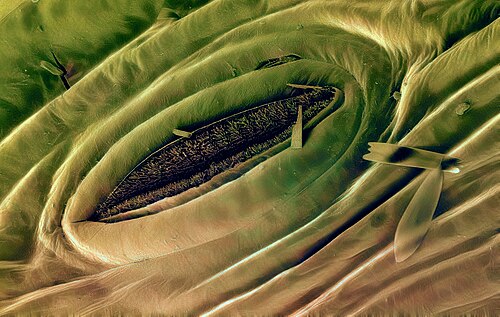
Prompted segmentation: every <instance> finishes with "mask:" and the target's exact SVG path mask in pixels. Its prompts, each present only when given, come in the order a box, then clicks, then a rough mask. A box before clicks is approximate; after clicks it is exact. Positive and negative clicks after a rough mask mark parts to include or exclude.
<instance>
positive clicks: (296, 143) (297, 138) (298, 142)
mask: <svg viewBox="0 0 500 317" xmlns="http://www.w3.org/2000/svg"><path fill="white" fill-rule="evenodd" d="M291 148H292V149H301V148H302V106H301V105H299V110H298V113H297V122H295V124H294V125H293V128H292V144H291Z"/></svg>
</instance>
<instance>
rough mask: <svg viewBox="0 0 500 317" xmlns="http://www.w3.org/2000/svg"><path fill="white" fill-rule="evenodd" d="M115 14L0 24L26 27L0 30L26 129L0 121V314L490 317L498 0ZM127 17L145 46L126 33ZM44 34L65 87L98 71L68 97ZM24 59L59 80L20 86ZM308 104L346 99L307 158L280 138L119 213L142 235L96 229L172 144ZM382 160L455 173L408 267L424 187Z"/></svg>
mask: <svg viewBox="0 0 500 317" xmlns="http://www.w3.org/2000/svg"><path fill="white" fill-rule="evenodd" d="M63 2H64V4H63ZM108 2H109V3H111V2H110V1H90V2H89V1H80V2H78V3H77V2H76V1H55V0H40V1H38V2H36V1H35V2H30V1H25V2H23V3H24V4H25V5H27V7H29V8H40V10H41V8H42V7H43V8H45V7H46V8H49V7H52V6H54V9H53V10H55V12H54V11H50V10H49V11H43V12H45V13H47V14H48V15H43V16H40V15H36V14H28V12H27V11H23V12H20V11H15V12H18V13H16V14H14V15H9V16H8V18H9V21H10V22H8V23H7V22H5V21H7V19H4V20H2V21H1V22H0V27H6V26H9V27H10V26H12V29H9V30H7V31H8V32H7V33H5V32H0V34H1V35H0V37H1V39H0V55H1V54H3V55H2V56H5V59H4V58H0V63H2V64H1V65H4V66H5V67H4V66H1V67H0V72H2V71H3V70H6V74H5V76H3V75H2V76H0V77H1V79H0V80H4V81H7V82H8V83H9V85H10V86H9V85H7V86H5V85H0V90H2V89H8V90H7V91H4V94H3V95H2V96H0V98H1V99H2V100H6V99H9V100H10V101H8V102H9V103H13V105H9V106H8V108H9V109H11V108H10V107H15V108H16V109H21V110H19V111H20V112H19V116H18V117H17V119H16V120H17V121H16V120H12V121H9V118H10V117H9V116H10V115H9V116H7V117H5V118H7V119H5V118H4V119H0V122H7V124H3V123H2V126H1V127H0V128H2V131H3V132H2V133H3V135H4V136H2V137H0V138H1V141H0V228H1V230H0V260H1V261H0V300H1V301H0V315H30V314H31V315H64V316H65V315H85V314H90V315H92V314H93V315H99V316H105V315H113V316H115V315H120V314H122V315H166V316H184V315H194V316H197V315H213V316H221V315H222V316H233V315H247V316H282V315H292V316H294V315H295V316H296V315H301V316H315V315H318V316H322V315H328V316H330V315H333V316H347V315H387V314H396V313H398V314H399V313H407V314H414V315H439V314H443V315H446V314H457V313H471V314H477V315H480V314H483V315H494V314H495V313H496V311H495V309H496V308H497V303H498V300H499V287H498V267H499V266H498V251H499V237H498V228H499V215H498V206H499V205H500V203H499V201H498V197H499V195H498V189H499V186H498V179H499V176H500V175H499V172H498V171H499V165H500V163H499V162H500V160H499V152H498V149H499V146H500V144H499V142H500V139H499V137H498V136H499V135H500V133H499V132H500V131H499V127H500V125H499V120H500V115H499V108H498V105H499V103H500V100H499V99H500V98H499V94H498V92H499V91H500V86H499V85H500V84H499V83H500V82H499V81H498V78H499V74H500V66H498V65H499V64H500V47H499V46H498V44H497V43H500V21H499V20H498V18H497V17H498V13H499V4H498V1H488V0H486V1H476V0H460V1H456V0H449V1H448V0H426V1H399V0H393V1H378V0H377V1H375V0H368V1H367V0H335V1H326V0H311V1H299V0H280V1H264V0H262V1H256V0H214V1H203V0H202V1H182V2H181V1H176V0H175V1H174V0H168V1H166V2H164V3H163V5H164V7H163V8H162V9H161V10H160V4H156V5H155V8H154V10H153V9H151V8H150V9H151V10H150V9H148V8H145V7H142V5H141V2H140V1H139V2H138V1H131V2H130V3H129V2H126V3H127V4H125V5H124V4H123V3H125V2H121V1H114V2H113V3H116V11H114V10H112V9H111V8H109V9H106V8H105V7H106V4H108ZM59 3H60V4H61V7H59V6H57V5H54V4H59ZM128 3H129V4H128ZM71 5H74V6H71ZM36 6H38V7H36ZM82 6H83V7H85V8H86V9H85V10H83V9H81V10H80V9H78V8H82ZM9 8H10V9H13V8H14V7H10V6H9ZM19 8H21V7H19ZM120 8H121V10H120ZM63 9H65V10H66V11H64V10H63ZM73 9H75V10H77V11H78V12H76V11H72V10H73ZM0 10H2V14H3V9H0ZM58 10H59V11H60V16H58V17H57V18H56V19H54V18H53V17H54V15H55V14H56V13H57V12H58ZM157 11H160V13H159V15H158V16H159V18H158V20H155V21H153V20H154V17H152V13H151V12H155V13H156V12H157ZM13 12H14V11H13ZM40 12H42V11H40ZM119 12H121V13H119ZM115 13H116V15H115ZM128 13H130V14H133V15H134V17H138V19H140V20H141V21H143V22H144V23H145V24H144V25H143V26H144V27H148V29H147V30H145V31H144V32H143V33H141V34H140V35H133V34H136V33H134V32H140V31H139V30H138V29H137V30H135V29H134V27H133V26H135V25H136V24H135V22H132V23H131V22H130V19H128V15H127V14H128ZM40 17H43V19H45V17H46V18H47V19H48V20H49V18H50V19H52V20H51V21H52V22H51V23H52V24H50V25H52V26H53V27H54V28H53V29H51V30H50V32H55V33H54V38H57V39H60V40H58V41H56V42H60V43H64V45H63V46H64V47H62V46H61V47H59V46H57V45H56V44H57V43H56V42H53V45H52V48H53V51H54V53H55V55H56V56H57V59H58V60H60V61H61V64H63V65H64V66H65V67H66V68H67V70H68V71H69V68H70V67H69V64H68V63H69V62H70V61H71V60H73V59H74V60H79V61H87V62H85V63H83V65H84V66H82V68H80V69H81V70H82V71H81V74H82V75H84V76H82V77H79V78H78V80H77V79H76V78H75V77H72V76H68V80H69V84H70V85H71V88H70V89H69V90H67V91H65V92H64V93H63V90H64V86H63V85H62V83H61V79H60V78H59V77H58V76H60V75H54V74H52V73H51V72H55V73H58V71H57V70H56V69H54V68H53V67H51V66H48V65H47V64H43V65H44V66H46V67H41V66H40V65H41V64H40V62H41V61H46V62H47V63H51V64H52V65H53V66H54V65H55V61H54V60H53V58H52V56H51V55H50V54H51V53H50V50H49V51H47V50H44V49H43V48H44V47H45V46H43V45H42V46H40V45H41V44H39V43H38V42H36V41H37V40H36V39H38V37H36V36H35V35H36V34H38V33H37V32H39V31H36V27H37V25H38V24H39V22H40V20H37V19H39V18H40ZM11 19H12V20H11ZM48 20H47V21H48ZM132 20H134V21H136V20H135V19H132ZM103 21H108V23H104V22H103ZM42 22H44V23H45V22H46V21H45V20H44V21H42ZM9 23H10V24H9ZM25 26H29V28H24V27H25ZM32 26H33V28H34V29H32V28H31V27H32ZM57 26H61V28H57ZM11 31H12V33H11ZM108 31H109V32H108ZM44 32H47V33H48V32H49V29H48V28H47V29H45V31H44ZM115 32H117V33H115ZM4 34H8V35H6V36H8V41H7V42H8V43H9V44H5V42H4V39H5V37H3V36H4ZM51 34H52V33H51ZM116 34H118V35H120V34H123V35H124V36H125V35H126V38H125V37H120V36H118V38H116V37H115V35H116ZM11 36H13V37H14V38H15V37H16V36H17V37H18V43H17V44H14V45H12V44H10V43H16V42H15V41H14V42H12V40H11V39H10V38H11ZM134 36H135V37H134ZM62 39H66V40H65V41H63V40H62ZM87 40H88V41H87ZM49 47H50V45H49ZM102 47H106V48H108V49H105V50H101V48H102ZM40 50H42V51H43V52H46V53H44V54H46V55H42V54H41V53H39V52H40ZM37 52H38V53H37ZM37 54H38V55H37ZM90 56H93V57H90ZM35 57H36V58H35ZM38 57H41V58H38ZM42 57H43V58H42ZM47 57H48V58H47ZM25 62H26V63H28V64H30V65H31V68H30V69H37V70H38V71H39V72H40V74H45V75H43V76H46V77H43V76H42V75H40V76H42V79H39V80H38V79H37V80H35V81H31V79H28V78H27V76H24V75H23V76H21V77H19V76H18V75H19V74H20V73H19V72H10V71H9V69H13V68H14V69H21V70H23V65H24V63H25ZM12 67H13V68H12ZM47 69H49V70H47ZM28 73H29V74H30V75H31V74H34V73H36V72H34V71H33V73H31V71H29V72H28ZM77 73H78V71H77ZM2 74H3V73H2ZM37 74H38V73H37ZM37 76H38V75H37ZM37 78H40V77H37ZM43 78H47V80H44V79H43ZM25 79H27V80H28V81H25ZM73 79H74V80H73ZM290 84H291V85H290ZM12 85H14V86H12ZM300 86H321V87H335V88H337V89H338V93H339V94H338V95H339V99H338V100H336V102H338V108H336V110H335V111H333V112H331V113H328V114H325V115H324V116H321V120H316V119H312V121H311V122H310V123H309V125H310V127H309V128H310V129H309V130H308V128H307V126H306V125H304V134H303V135H302V148H300V149H296V148H293V149H292V148H290V140H287V141H286V142H281V143H278V144H277V145H276V146H273V147H272V148H270V149H269V150H266V151H264V152H261V153H260V154H257V153H256V154H255V155H253V154H251V155H253V156H252V157H251V158H250V159H248V160H245V161H244V162H242V163H241V164H238V165H237V166H235V167H233V168H231V169H229V170H227V171H225V172H224V173H220V174H217V175H215V176H214V177H213V178H212V179H211V180H210V181H209V182H204V183H203V184H201V185H200V186H198V187H192V188H190V189H189V190H186V191H182V192H181V193H179V194H178V195H174V196H171V197H166V198H164V199H161V200H159V201H156V202H154V203H153V204H151V205H149V206H147V207H144V208H139V209H134V210H131V211H129V212H127V214H128V213H130V214H131V215H133V217H130V218H134V217H135V218H136V219H127V220H125V219H117V220H125V221H117V222H114V223H104V222H95V221H89V218H91V216H92V215H93V214H94V213H95V210H96V207H97V205H98V204H99V203H100V202H102V201H104V200H105V199H106V197H108V196H109V195H110V194H111V192H112V191H113V189H114V188H116V186H117V185H118V184H119V183H120V182H121V181H122V180H123V179H124V178H125V177H126V176H127V174H129V173H130V172H131V171H132V170H133V169H134V168H135V167H136V166H137V165H138V164H139V163H141V162H142V161H143V159H144V158H145V157H147V156H148V155H150V154H151V153H152V152H154V151H155V150H156V149H159V148H160V147H162V146H163V145H165V144H168V143H171V142H173V141H174V140H176V139H177V138H179V136H178V135H176V134H175V133H174V129H181V130H186V131H187V132H192V131H194V130H195V128H193V129H190V127H203V126H206V125H208V124H210V123H212V122H215V121H217V120H220V119H221V118H226V117H228V116H229V115H231V114H235V113H240V112H242V111H245V110H247V109H250V108H252V107H253V106H255V105H261V104H266V103H269V102H272V101H276V100H281V99H282V98H283V96H291V95H293V93H294V91H296V90H297V89H300V88H298V87H300ZM5 87H7V88H5ZM8 87H10V88H13V89H14V88H15V91H17V93H13V94H9V92H10V91H11V90H10V88H8ZM12 91H14V90H12ZM12 109H13V108H12ZM35 109H37V110H35ZM0 111H3V110H1V109H0ZM8 111H10V110H8ZM12 118H14V117H12ZM2 120H3V121H2ZM5 120H7V121H5ZM295 120H296V116H294V117H293V119H292V118H290V121H291V122H292V123H293V122H294V121H295ZM7 131H8V132H7ZM369 142H379V143H389V144H396V145H399V146H405V147H408V148H418V149H423V150H430V151H433V152H437V153H442V154H443V155H447V156H449V157H454V158H458V159H460V160H461V165H462V166H461V167H460V170H461V171H460V173H457V174H452V173H444V179H443V185H442V190H441V195H440V198H439V201H438V203H437V206H436V212H435V214H434V215H433V220H432V221H431V222H430V227H429V230H428V232H427V233H426V234H425V237H424V239H423V240H422V241H421V244H420V246H419V247H418V249H417V250H416V251H415V253H413V254H412V255H411V256H410V257H408V258H407V259H406V260H405V261H403V262H400V263H397V262H396V260H395V255H394V248H395V244H394V236H395V232H396V229H397V226H398V223H400V220H401V218H402V216H403V214H404V211H405V210H406V209H407V207H408V205H409V203H410V201H411V199H412V197H415V192H417V190H418V188H419V186H420V185H421V184H422V179H421V176H419V173H418V171H417V170H416V169H415V168H413V167H404V166H394V165H385V164H380V163H372V162H368V161H366V160H363V155H364V154H366V153H368V147H369V146H368V143H369ZM400 154H401V153H400ZM403 154H404V153H403ZM396 158H397V157H396ZM399 158H400V159H401V157H399ZM227 166H231V165H227ZM441 168H444V167H443V166H441ZM419 201H420V202H422V200H421V199H419ZM118 216H119V215H117V217H118ZM427 216H428V214H427ZM410 238H412V237H410ZM410 241H411V239H410ZM396 247H397V246H396Z"/></svg>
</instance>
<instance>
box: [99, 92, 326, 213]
mask: <svg viewBox="0 0 500 317" xmlns="http://www.w3.org/2000/svg"><path fill="white" fill-rule="evenodd" d="M334 98H335V88H333V87H321V88H315V89H305V90H301V93H300V94H299V95H296V96H293V97H288V98H286V99H281V100H277V101H273V102H269V103H266V104H262V105H259V106H256V107H254V108H251V109H248V110H245V111H242V112H239V113H236V114H233V115H231V116H228V117H226V118H224V119H221V120H219V121H216V122H214V123H211V124H208V125H206V126H203V127H201V128H199V129H197V130H195V131H193V133H192V135H191V137H189V138H183V137H181V138H179V139H177V140H175V141H173V142H171V143H169V144H166V145H164V146H162V147H160V149H159V150H157V151H156V152H153V154H151V155H149V156H148V157H146V158H145V159H144V160H143V161H142V162H141V163H139V164H138V165H137V166H136V167H135V168H134V169H133V170H132V172H130V173H129V174H128V175H127V177H126V178H125V179H123V180H122V181H121V183H120V184H119V185H118V186H117V187H116V188H115V189H114V190H113V192H112V193H111V194H110V195H109V196H108V197H107V198H106V199H105V200H104V201H103V202H102V203H101V204H99V205H98V206H97V208H96V211H95V213H94V215H93V216H92V217H91V219H90V220H94V221H111V220H106V218H108V217H111V216H114V215H117V214H120V213H124V212H127V211H130V210H134V209H138V208H141V207H144V206H146V205H149V204H151V203H154V202H156V201H159V200H161V199H163V198H166V197H171V196H175V195H178V194H180V193H182V192H184V191H186V190H188V189H190V188H193V187H197V186H200V185H201V184H203V183H205V182H207V181H209V180H210V179H212V178H213V177H214V176H216V175H218V174H220V173H222V172H224V171H226V170H228V169H231V168H233V167H236V166H237V165H238V164H240V163H243V162H245V161H247V160H249V159H251V158H252V157H255V156H256V155H258V154H260V153H262V152H264V151H266V150H268V149H270V148H271V147H273V146H275V145H277V144H279V143H281V142H284V141H286V140H287V139H289V138H290V136H291V131H292V127H293V125H294V123H295V121H296V119H297V113H298V108H299V105H302V111H303V124H304V125H306V124H307V123H308V122H309V121H310V120H311V119H312V118H313V117H315V116H316V115H317V114H318V113H319V112H320V111H322V110H323V109H325V108H326V107H327V106H328V105H329V104H330V102H332V101H333V100H334Z"/></svg>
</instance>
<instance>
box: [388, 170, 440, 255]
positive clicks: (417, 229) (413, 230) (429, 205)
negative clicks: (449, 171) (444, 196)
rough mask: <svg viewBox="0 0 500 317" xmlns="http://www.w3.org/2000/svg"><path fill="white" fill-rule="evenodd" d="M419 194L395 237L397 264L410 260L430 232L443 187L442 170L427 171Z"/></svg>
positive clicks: (418, 190)
mask: <svg viewBox="0 0 500 317" xmlns="http://www.w3.org/2000/svg"><path fill="white" fill-rule="evenodd" d="M424 173H425V174H426V175H425V177H424V180H423V182H422V184H421V185H420V187H419V188H418V189H417V192H416V193H415V195H414V196H413V198H412V199H411V201H410V203H409V204H408V207H407V208H406V210H405V212H404V213H403V216H402V217H401V220H400V221H399V224H398V227H397V229H396V234H395V237H394V255H395V256H396V262H402V261H404V260H406V259H408V258H409V257H410V256H411V255H412V254H413V253H414V252H415V251H416V250H417V249H418V247H419V246H420V244H421V243H422V240H423V238H424V236H425V234H426V233H427V231H428V230H429V226H430V224H431V221H432V215H433V214H434V211H435V209H436V206H437V204H438V201H439V196H440V195H441V189H442V187H443V172H442V171H441V170H440V169H433V170H427V171H425V172H424Z"/></svg>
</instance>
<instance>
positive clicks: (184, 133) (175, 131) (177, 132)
mask: <svg viewBox="0 0 500 317" xmlns="http://www.w3.org/2000/svg"><path fill="white" fill-rule="evenodd" d="M172 133H173V134H175V135H177V136H181V137H183V138H190V137H191V135H192V134H193V133H192V132H188V131H183V130H179V129H173V130H172Z"/></svg>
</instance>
